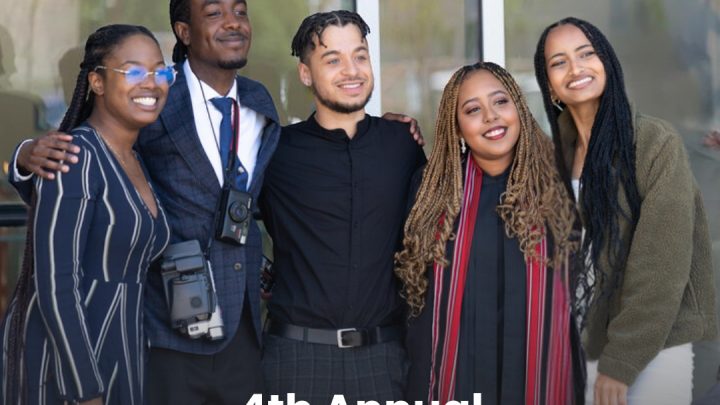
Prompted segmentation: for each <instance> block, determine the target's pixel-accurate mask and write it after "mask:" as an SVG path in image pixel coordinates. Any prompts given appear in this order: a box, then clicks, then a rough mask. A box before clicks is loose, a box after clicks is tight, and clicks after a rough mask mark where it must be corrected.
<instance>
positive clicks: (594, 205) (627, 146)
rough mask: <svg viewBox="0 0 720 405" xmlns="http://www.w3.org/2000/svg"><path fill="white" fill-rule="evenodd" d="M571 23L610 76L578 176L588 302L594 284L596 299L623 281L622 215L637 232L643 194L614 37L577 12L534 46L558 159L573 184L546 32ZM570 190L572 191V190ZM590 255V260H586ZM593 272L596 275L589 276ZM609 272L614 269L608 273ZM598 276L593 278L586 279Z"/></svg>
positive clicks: (582, 282)
mask: <svg viewBox="0 0 720 405" xmlns="http://www.w3.org/2000/svg"><path fill="white" fill-rule="evenodd" d="M565 24H571V25H574V26H576V27H578V28H579V29H580V30H581V31H582V32H583V33H584V34H585V36H586V37H587V39H588V40H589V41H590V43H591V44H592V46H593V48H595V51H596V52H597V55H598V57H599V58H600V60H601V61H602V63H603V66H604V67H605V74H606V75H607V81H606V85H605V91H604V92H603V95H602V96H601V98H600V106H599V108H598V111H597V114H596V115H595V121H594V123H593V126H592V132H591V135H590V144H589V146H588V151H587V154H586V156H585V164H584V167H583V171H582V174H581V177H580V183H581V184H582V190H583V192H582V201H581V203H582V211H583V216H584V220H585V221H584V226H585V232H586V233H585V238H584V241H583V244H582V248H581V254H580V255H579V256H578V257H579V258H580V260H582V261H583V262H584V263H582V264H581V266H584V267H585V269H584V270H585V271H584V272H583V273H585V274H586V275H585V276H584V277H583V278H584V281H581V285H580V286H581V287H582V289H583V290H584V297H580V300H581V301H585V303H584V305H585V306H586V307H587V306H589V305H590V302H589V300H590V291H591V290H592V288H593V285H591V284H594V285H597V286H600V288H601V290H600V291H599V293H598V294H594V298H593V300H597V299H600V298H601V297H605V298H607V297H609V294H610V293H611V292H612V291H613V290H614V289H615V288H617V286H618V285H619V283H620V281H621V279H622V275H623V271H624V268H625V261H626V260H627V255H628V251H627V249H626V248H623V245H622V243H621V242H622V241H621V239H620V235H619V226H618V217H619V216H623V217H624V218H626V219H627V220H628V221H629V222H630V224H631V232H634V230H635V227H636V225H637V222H638V219H639V216H640V194H639V192H638V188H637V183H636V179H635V144H634V131H633V126H632V113H631V111H630V103H629V101H628V98H627V94H626V93H625V84H624V81H623V73H622V69H621V67H620V62H619V61H618V59H617V57H616V56H615V51H614V50H613V48H612V46H611V45H610V42H608V40H607V38H605V36H604V35H603V34H602V33H601V32H600V30H598V29H597V27H595V26H593V25H592V24H590V23H588V22H587V21H583V20H580V19H577V18H574V17H568V18H565V19H563V20H560V21H558V22H556V23H554V24H552V25H550V26H549V27H547V28H546V29H545V31H543V33H542V35H541V36H540V40H539V41H538V44H537V49H536V51H535V76H536V78H537V81H538V84H539V85H540V90H541V91H542V97H543V102H544V105H545V111H546V112H547V115H548V118H549V120H550V126H551V127H552V134H553V139H554V142H555V148H556V149H555V150H556V163H557V165H558V169H559V171H560V173H561V175H562V176H563V180H564V181H565V184H566V187H568V189H569V188H570V175H569V173H570V171H569V168H567V167H566V166H565V161H564V159H563V154H562V149H561V148H562V144H561V142H560V132H559V127H558V117H559V115H560V112H561V110H560V109H559V108H558V107H556V106H554V105H553V102H552V100H551V96H550V86H549V84H548V76H547V63H546V61H545V42H546V40H547V36H548V34H549V33H550V32H551V31H552V30H553V29H554V28H556V27H558V26H561V25H565ZM619 189H622V190H623V192H624V194H625V198H626V200H627V203H628V206H629V208H630V212H627V211H626V210H623V209H622V207H621V206H620V201H619V198H618V197H619V196H618V190H619ZM571 195H572V193H571ZM603 251H607V252H608V253H609V255H608V262H607V265H608V267H609V268H602V267H600V266H602V265H603V262H601V261H600V260H599V259H600V257H601V253H602V252H603ZM587 257H590V258H591V262H590V261H587V260H584V259H585V258H587ZM590 274H592V275H593V276H592V277H591V276H590ZM610 274H613V276H612V279H610ZM588 277H589V278H590V279H594V280H595V282H594V283H590V282H589V281H588Z"/></svg>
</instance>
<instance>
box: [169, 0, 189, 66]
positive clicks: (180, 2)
mask: <svg viewBox="0 0 720 405" xmlns="http://www.w3.org/2000/svg"><path fill="white" fill-rule="evenodd" d="M176 22H184V23H186V24H190V0H170V28H171V29H172V31H173V34H175V46H174V47H173V54H172V61H173V63H175V64H180V63H182V62H184V61H185V59H187V53H188V49H187V46H185V44H184V43H183V41H182V40H180V37H179V36H178V34H177V32H176V31H175V23H176Z"/></svg>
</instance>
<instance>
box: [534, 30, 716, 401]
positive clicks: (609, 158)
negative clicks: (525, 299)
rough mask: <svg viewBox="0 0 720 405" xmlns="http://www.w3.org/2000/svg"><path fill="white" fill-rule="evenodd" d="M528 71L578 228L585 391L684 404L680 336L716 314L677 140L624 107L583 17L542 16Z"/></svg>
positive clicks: (602, 48) (710, 322)
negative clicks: (548, 20) (547, 21)
mask: <svg viewBox="0 0 720 405" xmlns="http://www.w3.org/2000/svg"><path fill="white" fill-rule="evenodd" d="M535 73H536V78H537V81H538V84H539V85H540V90H541V92H542V95H543V101H544V104H545V110H546V112H547V115H548V119H549V121H550V125H551V127H552V133H553V139H554V141H555V146H556V152H557V160H556V162H557V164H558V168H559V171H560V173H561V174H562V176H563V178H564V180H565V182H566V187H567V188H568V189H569V190H572V192H573V194H575V198H576V200H577V205H578V209H579V211H580V213H581V219H582V226H583V229H584V238H583V243H582V248H581V252H580V253H579V254H578V255H577V257H578V258H579V259H580V261H581V262H582V264H583V265H584V266H583V267H584V270H583V271H582V272H580V274H584V275H585V279H586V280H587V281H590V282H591V283H590V284H592V285H588V283H585V286H591V287H593V288H592V290H589V291H591V294H585V295H584V296H583V297H582V299H581V300H580V301H581V303H582V305H581V306H584V307H585V308H587V311H581V313H582V312H584V316H583V317H582V318H583V320H584V325H585V326H584V330H583V346H584V348H585V351H586V353H587V357H588V359H590V360H592V361H591V362H589V363H588V391H587V394H586V395H587V397H586V400H587V402H588V403H592V402H593V401H594V403H595V404H598V405H600V404H602V405H604V404H611V405H614V404H620V405H625V404H630V405H639V404H653V405H665V404H687V403H689V402H690V401H691V398H692V367H693V360H692V356H693V354H692V346H691V344H690V342H693V341H697V340H701V339H712V338H713V337H715V336H716V334H717V321H716V314H715V291H714V288H713V281H712V263H711V258H710V255H711V250H710V238H709V234H708V226H707V221H706V219H705V212H704V208H703V204H702V197H701V195H700V192H699V189H698V187H697V183H696V181H695V179H694V178H693V174H692V171H691V170H690V164H689V161H688V156H687V153H686V151H685V148H684V146H683V141H682V138H681V137H680V136H679V135H678V133H677V131H676V130H675V129H674V128H673V127H672V125H670V124H669V123H668V122H665V121H663V120H661V119H658V118H654V117H650V116H647V115H644V114H641V113H639V112H638V111H636V110H635V109H634V108H633V107H632V106H631V104H630V102H629V100H628V97H627V94H626V91H625V84H624V79H623V72H622V69H621V66H620V62H619V60H618V58H617V57H616V55H615V52H614V50H613V48H612V45H611V44H610V42H609V41H608V40H607V38H606V37H605V36H604V35H603V34H602V32H600V30H599V29H598V28H597V27H595V26H593V25H592V24H590V23H588V22H587V21H583V20H580V19H577V18H573V17H568V18H565V19H563V20H560V21H558V22H555V23H553V24H551V25H550V26H548V27H547V28H546V29H545V30H544V32H543V33H542V35H541V37H540V40H539V41H538V44H537V50H536V53H535ZM585 291H588V289H585Z"/></svg>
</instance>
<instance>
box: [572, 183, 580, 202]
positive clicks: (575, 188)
mask: <svg viewBox="0 0 720 405" xmlns="http://www.w3.org/2000/svg"><path fill="white" fill-rule="evenodd" d="M570 184H571V185H572V189H573V194H575V201H577V200H578V199H580V179H572V180H570Z"/></svg>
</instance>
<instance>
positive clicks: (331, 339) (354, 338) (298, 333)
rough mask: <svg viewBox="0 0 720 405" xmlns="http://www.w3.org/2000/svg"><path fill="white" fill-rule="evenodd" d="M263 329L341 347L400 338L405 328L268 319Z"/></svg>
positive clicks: (274, 334) (280, 335)
mask: <svg viewBox="0 0 720 405" xmlns="http://www.w3.org/2000/svg"><path fill="white" fill-rule="evenodd" d="M265 331H266V332H267V333H268V334H270V335H273V336H279V337H283V338H286V339H293V340H299V341H301V342H307V343H319V344H323V345H332V346H337V347H341V348H348V347H360V346H368V345H374V344H376V343H383V342H391V341H394V340H401V339H402V338H403V337H404V335H405V333H404V332H405V328H403V327H402V326H400V325H394V326H378V327H375V328H367V329H365V328H343V329H315V328H305V327H302V326H297V325H292V324H289V323H284V322H278V321H271V320H268V321H267V324H266V325H265Z"/></svg>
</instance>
